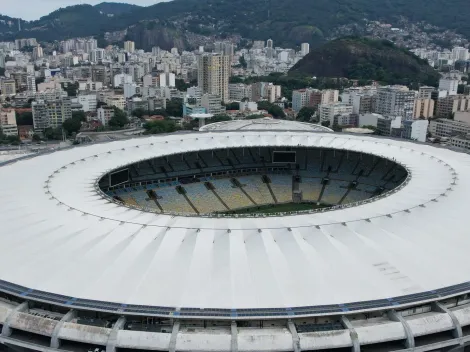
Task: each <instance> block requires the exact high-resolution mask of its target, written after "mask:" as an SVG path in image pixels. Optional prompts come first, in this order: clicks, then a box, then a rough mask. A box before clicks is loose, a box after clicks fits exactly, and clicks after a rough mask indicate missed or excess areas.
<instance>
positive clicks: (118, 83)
mask: <svg viewBox="0 0 470 352" xmlns="http://www.w3.org/2000/svg"><path fill="white" fill-rule="evenodd" d="M133 82H134V80H133V79H132V75H127V74H125V73H120V74H117V75H116V76H114V87H115V88H118V87H124V84H126V83H133Z"/></svg>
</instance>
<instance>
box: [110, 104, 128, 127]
mask: <svg viewBox="0 0 470 352" xmlns="http://www.w3.org/2000/svg"><path fill="white" fill-rule="evenodd" d="M128 123H129V119H128V118H127V115H126V113H125V112H124V111H122V110H121V109H119V108H117V107H114V116H113V117H112V118H111V119H110V120H109V126H111V127H117V128H123V127H124V126H125V125H127V124H128Z"/></svg>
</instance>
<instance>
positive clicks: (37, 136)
mask: <svg viewBox="0 0 470 352" xmlns="http://www.w3.org/2000/svg"><path fill="white" fill-rule="evenodd" d="M40 141H41V136H39V135H38V134H37V133H35V134H33V142H40Z"/></svg>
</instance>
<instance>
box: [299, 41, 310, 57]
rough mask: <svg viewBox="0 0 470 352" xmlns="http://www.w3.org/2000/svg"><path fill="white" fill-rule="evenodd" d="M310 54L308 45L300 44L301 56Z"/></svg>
mask: <svg viewBox="0 0 470 352" xmlns="http://www.w3.org/2000/svg"><path fill="white" fill-rule="evenodd" d="M309 52H310V44H309V43H302V44H301V45H300V53H301V54H302V56H305V55H307V54H308V53H309Z"/></svg>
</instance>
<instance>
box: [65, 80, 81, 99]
mask: <svg viewBox="0 0 470 352" xmlns="http://www.w3.org/2000/svg"><path fill="white" fill-rule="evenodd" d="M79 86H80V85H79V84H78V82H74V83H68V84H65V83H62V88H64V89H65V91H66V92H67V96H69V97H76V96H77V90H78V87H79Z"/></svg>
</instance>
